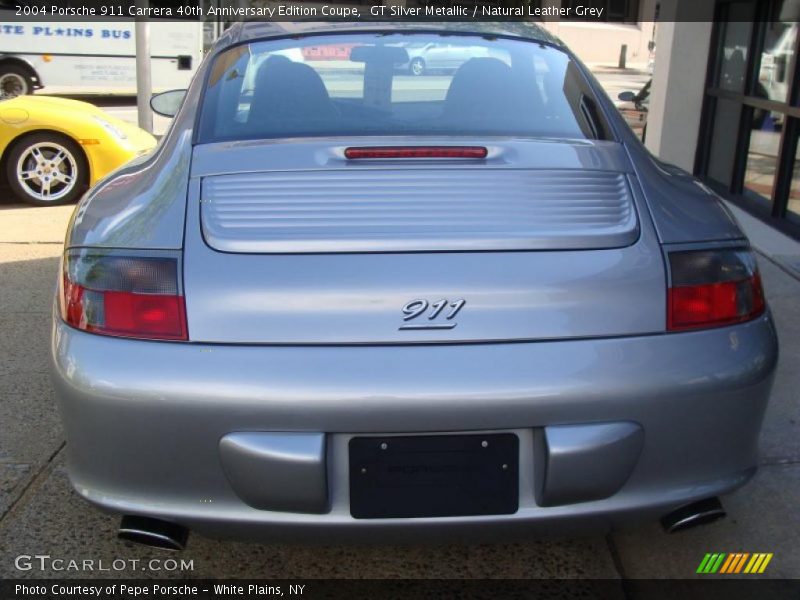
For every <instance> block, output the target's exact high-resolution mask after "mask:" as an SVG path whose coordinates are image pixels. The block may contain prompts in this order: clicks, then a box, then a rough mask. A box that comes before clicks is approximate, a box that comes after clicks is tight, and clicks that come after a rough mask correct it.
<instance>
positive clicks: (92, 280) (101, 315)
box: [59, 250, 188, 340]
mask: <svg viewBox="0 0 800 600" xmlns="http://www.w3.org/2000/svg"><path fill="white" fill-rule="evenodd" d="M178 272H179V270H178V257H177V256H174V257H173V256H153V255H147V256H129V255H118V254H115V253H108V252H106V253H100V252H97V253H93V252H92V251H87V250H84V251H78V250H71V251H68V252H66V253H65V254H64V272H63V278H62V281H61V290H60V294H59V297H60V304H61V316H62V318H63V319H64V321H66V322H67V323H68V324H69V325H72V326H73V327H76V328H78V329H82V330H84V331H90V332H92V333H99V334H103V335H112V336H121V337H134V338H143V339H158V340H186V339H188V335H187V330H186V308H185V305H184V300H183V296H182V295H181V294H180V290H179V285H178V284H179V280H178Z"/></svg>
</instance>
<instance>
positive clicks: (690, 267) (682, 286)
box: [667, 248, 766, 331]
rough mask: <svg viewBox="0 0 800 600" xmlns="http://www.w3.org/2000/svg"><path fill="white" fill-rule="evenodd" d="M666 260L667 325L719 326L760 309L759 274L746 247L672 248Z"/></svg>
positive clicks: (762, 303) (749, 316) (673, 328)
mask: <svg viewBox="0 0 800 600" xmlns="http://www.w3.org/2000/svg"><path fill="white" fill-rule="evenodd" d="M669 263H670V275H671V279H672V282H671V286H670V289H669V291H668V298H667V329H669V330H671V331H676V330H685V329H700V328H708V327H721V326H724V325H731V324H733V323H741V322H743V321H748V320H750V319H754V318H755V317H757V316H758V315H760V314H761V313H763V312H764V308H765V306H766V304H765V301H764V292H763V290H762V287H761V277H760V276H759V274H758V268H757V267H756V262H755V258H754V257H753V254H752V252H750V251H749V250H747V249H742V248H733V249H729V248H726V249H721V250H700V251H689V252H673V253H670V255H669Z"/></svg>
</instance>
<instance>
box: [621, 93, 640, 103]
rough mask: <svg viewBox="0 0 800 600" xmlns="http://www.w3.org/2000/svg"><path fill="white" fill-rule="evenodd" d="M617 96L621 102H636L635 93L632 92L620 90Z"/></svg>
mask: <svg viewBox="0 0 800 600" xmlns="http://www.w3.org/2000/svg"><path fill="white" fill-rule="evenodd" d="M617 98H619V99H620V100H622V101H623V102H636V94H635V93H634V92H620V93H619V96H617Z"/></svg>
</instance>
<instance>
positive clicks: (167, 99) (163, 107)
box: [150, 90, 186, 117]
mask: <svg viewBox="0 0 800 600" xmlns="http://www.w3.org/2000/svg"><path fill="white" fill-rule="evenodd" d="M185 97H186V90H169V91H168V92H161V93H160V94H155V95H154V96H152V97H151V98H150V108H152V109H153V112H154V113H156V114H159V115H161V116H162V117H174V116H175V115H176V114H178V110H179V109H180V107H181V104H182V103H183V99H184V98H185Z"/></svg>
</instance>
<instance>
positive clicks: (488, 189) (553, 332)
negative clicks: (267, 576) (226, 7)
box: [52, 23, 778, 548]
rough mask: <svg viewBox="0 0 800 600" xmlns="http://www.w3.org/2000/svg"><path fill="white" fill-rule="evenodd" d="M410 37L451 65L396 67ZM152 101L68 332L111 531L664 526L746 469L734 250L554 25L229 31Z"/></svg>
mask: <svg viewBox="0 0 800 600" xmlns="http://www.w3.org/2000/svg"><path fill="white" fill-rule="evenodd" d="M421 45H422V46H425V47H428V48H433V47H435V46H437V45H441V46H447V48H448V49H449V51H450V54H452V55H454V56H455V55H457V56H459V57H460V58H459V60H460V63H459V64H457V65H453V68H451V69H448V70H447V71H445V72H441V73H426V74H425V75H424V76H418V75H415V74H412V73H410V72H409V71H408V70H407V69H400V68H397V67H398V65H406V64H408V63H409V50H408V49H409V48H410V47H419V46H421ZM453 47H458V52H453V51H452V49H453ZM153 107H154V109H155V110H157V111H159V112H162V113H165V114H172V113H174V112H176V113H177V114H176V115H175V120H174V122H173V124H172V127H171V129H170V131H169V133H168V134H167V135H166V137H165V138H164V139H163V140H162V142H161V144H160V145H159V147H158V148H157V150H156V151H155V152H154V153H153V154H152V155H149V156H146V157H142V158H140V159H137V161H136V162H134V163H131V164H130V165H129V166H127V167H125V168H123V169H121V170H118V171H116V172H115V173H114V174H112V175H111V176H109V177H108V178H106V179H105V180H103V181H101V182H100V183H99V184H98V185H96V186H95V187H94V188H93V189H92V190H91V191H90V192H89V193H88V194H87V195H86V196H85V197H84V198H83V200H82V201H81V203H80V204H79V206H78V207H77V209H76V211H75V214H74V216H73V219H72V222H71V224H70V227H69V233H68V236H67V240H66V247H65V251H64V255H63V268H62V271H61V275H60V278H59V290H58V299H57V302H56V309H55V318H54V329H53V339H52V355H53V362H54V376H55V384H56V390H57V396H58V399H59V402H60V405H61V410H62V414H63V422H64V426H65V429H66V432H67V439H68V451H69V473H70V477H71V480H72V483H73V484H74V486H75V489H76V490H77V491H78V493H79V494H80V495H81V496H83V497H84V498H86V499H87V500H89V501H90V502H92V503H94V504H96V505H98V506H100V507H101V508H103V509H105V510H108V511H111V512H114V513H119V514H121V515H124V516H123V519H122V526H121V530H120V535H122V536H123V537H125V538H127V539H130V540H135V541H140V542H145V543H149V544H153V545H158V546H161V547H168V548H180V547H181V546H182V544H183V543H184V541H185V539H186V535H187V532H188V531H189V530H191V529H195V530H198V531H201V532H204V533H206V534H209V535H216V536H223V537H239V538H254V539H262V540H265V539H268V540H272V539H279V538H289V539H299V538H303V537H306V538H320V537H322V538H324V539H331V538H333V537H335V538H338V539H343V538H349V539H356V540H357V539H372V540H374V539H378V540H390V539H391V540H395V541H397V540H404V539H416V538H418V537H427V538H433V539H442V538H443V537H448V536H458V537H459V538H463V537H465V536H470V535H476V536H478V537H484V536H500V537H503V536H508V535H511V534H515V535H520V534H522V535H534V534H540V533H545V532H567V531H573V530H575V529H579V530H584V531H585V530H587V529H592V528H596V529H604V528H608V527H615V526H619V525H621V524H624V523H628V522H631V521H634V520H641V519H657V518H661V519H662V521H663V523H664V525H665V526H666V527H667V528H668V529H670V530H677V529H680V528H684V527H688V526H690V525H694V524H698V523H703V522H707V521H710V520H713V519H715V518H718V517H720V516H721V515H723V514H724V513H723V509H722V507H721V504H720V502H719V500H718V496H719V495H721V494H724V493H727V492H730V491H731V490H733V489H735V488H737V487H738V486H741V485H742V484H744V483H745V482H746V481H747V480H748V479H749V478H750V477H751V476H752V475H753V473H754V471H755V469H756V465H757V446H758V434H759V429H760V426H761V421H762V417H763V414H764V410H765V407H766V404H767V399H768V396H769V392H770V386H771V383H772V376H773V372H774V369H775V364H776V361H777V353H778V348H777V341H776V334H775V330H774V327H773V324H772V321H771V318H770V314H769V312H768V309H767V307H766V306H765V302H764V295H763V292H762V288H761V282H760V279H759V274H758V270H757V268H756V263H755V259H754V256H753V253H752V251H751V250H750V248H749V246H748V242H747V239H746V238H745V237H744V235H743V234H742V232H741V230H740V229H739V227H738V226H737V224H736V222H735V221H734V220H733V218H732V217H731V215H730V214H729V213H728V212H727V210H726V209H725V208H724V206H723V205H722V204H721V203H720V201H719V200H718V198H717V197H716V196H715V195H714V194H713V193H712V192H711V191H710V190H709V189H708V188H707V187H705V186H704V185H703V184H701V183H700V182H698V181H696V180H695V179H693V178H692V177H691V176H690V175H688V174H686V173H685V172H683V171H680V170H679V169H677V168H674V167H672V166H670V165H667V164H664V163H661V162H659V161H658V160H657V159H655V158H654V157H653V156H651V155H650V154H649V153H648V152H647V151H646V150H645V149H644V147H643V146H642V145H641V144H640V142H639V141H638V140H637V139H636V137H635V135H634V134H633V133H632V132H631V131H630V129H629V128H628V127H627V126H626V125H625V122H624V120H623V119H622V118H621V117H620V116H619V114H618V113H617V112H616V111H615V110H614V106H613V104H612V102H611V101H610V100H609V99H608V98H607V97H606V95H605V94H604V93H603V92H602V91H601V89H600V88H599V87H598V84H597V82H596V81H595V80H594V79H593V78H592V76H591V75H590V74H589V73H588V72H587V70H586V68H585V67H584V66H583V65H582V64H581V63H580V62H579V61H578V60H576V58H575V57H574V56H573V55H572V54H571V53H570V51H569V50H568V49H566V48H564V47H563V46H562V45H561V43H560V42H559V41H558V40H556V39H554V38H552V37H550V36H549V35H548V34H547V33H546V32H545V31H543V30H541V29H540V28H538V27H536V26H534V25H520V24H518V25H516V26H514V25H512V24H500V25H498V24H494V25H488V24H483V25H470V26H469V27H467V26H466V25H464V24H461V25H459V26H454V25H441V24H433V23H426V24H423V25H419V24H416V25H414V26H413V27H412V26H411V25H402V24H391V25H384V24H381V23H371V24H363V23H362V24H360V25H357V24H352V23H350V24H348V23H338V24H330V23H328V24H319V23H317V24H311V23H303V24H296V23H295V24H291V23H289V24H282V25H280V24H268V23H249V24H239V25H236V26H234V27H233V28H232V29H230V30H229V31H228V32H227V33H226V34H225V35H224V36H223V37H222V38H221V39H220V40H219V42H218V43H217V45H216V47H215V48H214V50H213V51H212V52H211V53H210V54H209V56H208V57H207V58H206V59H205V61H204V63H203V65H202V66H201V67H200V69H199V71H198V73H197V76H196V77H195V79H194V81H193V83H192V84H191V87H190V88H189V89H188V90H186V91H174V92H168V93H165V94H163V95H160V96H157V97H155V98H154V99H153Z"/></svg>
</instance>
